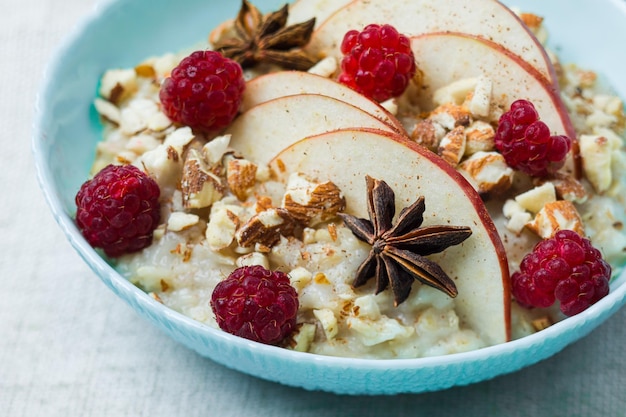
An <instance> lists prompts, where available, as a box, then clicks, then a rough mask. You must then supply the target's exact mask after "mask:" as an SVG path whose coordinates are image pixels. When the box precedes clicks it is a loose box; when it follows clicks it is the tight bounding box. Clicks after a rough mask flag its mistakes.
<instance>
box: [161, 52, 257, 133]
mask: <svg viewBox="0 0 626 417" xmlns="http://www.w3.org/2000/svg"><path fill="white" fill-rule="evenodd" d="M245 85H246V83H245V80H244V78H243V73H242V70H241V66H239V64H238V63H236V62H235V61H233V60H231V59H229V58H225V57H223V56H222V55H221V54H219V53H218V52H215V51H196V52H193V53H192V54H191V55H189V56H188V57H186V58H184V59H183V60H182V61H181V62H180V64H178V66H177V67H176V68H174V69H173V70H172V74H171V75H170V77H168V78H166V79H165V81H163V84H162V85H161V91H160V93H159V98H160V99H161V104H162V107H163V112H164V113H165V114H166V115H167V116H168V117H169V118H170V119H171V120H172V121H174V122H177V123H182V124H184V125H186V126H190V127H192V128H194V129H198V130H200V131H205V132H213V131H218V130H219V129H222V128H224V127H226V126H228V125H229V124H230V122H232V121H233V119H234V118H235V116H236V115H237V112H238V111H239V105H240V104H241V97H242V93H243V90H244V88H245Z"/></svg>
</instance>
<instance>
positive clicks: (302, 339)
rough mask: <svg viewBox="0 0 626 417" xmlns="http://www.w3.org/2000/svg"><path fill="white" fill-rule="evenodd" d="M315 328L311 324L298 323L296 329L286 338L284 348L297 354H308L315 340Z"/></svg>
mask: <svg viewBox="0 0 626 417" xmlns="http://www.w3.org/2000/svg"><path fill="white" fill-rule="evenodd" d="M316 327H317V326H315V324H313V323H298V324H297V326H296V329H295V330H294V331H293V332H291V334H290V335H289V336H288V337H287V340H286V343H285V345H286V347H287V348H288V349H292V350H295V351H297V352H308V351H309V349H310V348H311V343H313V339H315V329H316Z"/></svg>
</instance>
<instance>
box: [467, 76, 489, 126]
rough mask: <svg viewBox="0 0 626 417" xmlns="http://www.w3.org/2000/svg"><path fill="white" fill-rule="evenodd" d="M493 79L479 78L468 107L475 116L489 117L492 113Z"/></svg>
mask: <svg viewBox="0 0 626 417" xmlns="http://www.w3.org/2000/svg"><path fill="white" fill-rule="evenodd" d="M492 89H493V83H492V82H491V78H487V77H478V81H477V82H476V88H474V92H473V93H472V94H471V97H470V99H469V102H468V103H467V107H468V109H469V111H470V112H471V113H472V115H474V116H480V117H487V116H489V112H490V111H491V91H492Z"/></svg>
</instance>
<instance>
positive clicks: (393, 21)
mask: <svg viewBox="0 0 626 417" xmlns="http://www.w3.org/2000/svg"><path fill="white" fill-rule="evenodd" d="M370 23H379V24H383V23H388V24H390V25H392V26H394V27H395V28H396V29H397V30H398V31H399V32H400V33H403V34H405V35H407V36H416V35H421V34H424V33H430V32H446V31H453V32H461V33H468V34H472V35H476V36H480V37H482V38H485V39H490V40H492V41H493V42H496V43H498V44H501V45H502V46H504V47H505V48H506V49H508V50H510V51H511V52H512V53H513V54H515V55H517V56H519V57H520V58H521V59H522V60H523V61H526V62H528V63H529V64H530V65H531V66H532V67H534V68H535V69H537V71H539V73H540V74H542V76H543V77H545V78H546V79H547V80H549V81H550V82H553V83H554V84H555V85H556V81H557V78H556V73H555V71H554V67H553V65H552V63H551V62H550V59H549V58H548V56H547V55H546V52H545V49H544V48H543V46H542V45H541V44H540V43H539V41H538V40H537V38H536V37H535V36H534V35H533V34H532V33H531V32H530V30H529V29H528V28H527V27H526V25H524V23H523V22H522V21H521V20H520V19H519V18H518V17H517V15H515V13H514V12H512V11H511V10H510V9H509V8H508V7H506V6H505V5H503V4H502V3H500V2H498V1H495V0H482V1H478V2H477V1H476V0H437V1H432V0H395V1H390V0H368V1H363V0H355V1H352V2H351V3H349V4H348V5H346V6H344V7H343V8H341V9H339V10H337V11H336V12H335V13H333V14H332V15H331V16H330V17H329V18H328V19H326V21H325V22H322V23H321V25H320V26H319V28H318V29H317V30H316V31H315V32H314V33H313V36H312V39H311V42H310V44H309V47H308V51H309V52H311V53H313V54H316V55H317V56H328V55H330V56H334V57H336V58H341V56H342V55H341V51H340V46H341V41H342V39H343V35H344V34H345V33H346V32H347V31H349V30H351V29H356V30H362V29H363V28H364V27H365V26H366V25H368V24H370ZM448 58H449V59H450V60H453V59H454V57H453V56H452V55H448Z"/></svg>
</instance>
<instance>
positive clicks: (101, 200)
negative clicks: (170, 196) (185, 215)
mask: <svg viewBox="0 0 626 417" xmlns="http://www.w3.org/2000/svg"><path fill="white" fill-rule="evenodd" d="M159 195H160V190H159V186H158V185H157V183H156V182H155V181H154V180H153V179H152V178H150V177H149V176H148V175H147V174H146V173H144V172H143V171H141V170H140V169H139V168H137V167H135V166H133V165H123V166H117V165H108V166H107V167H105V168H104V169H103V170H101V171H100V172H99V173H98V174H97V175H96V176H95V177H94V178H93V179H91V180H89V181H87V182H85V183H84V184H83V185H82V186H81V187H80V190H79V191H78V193H77V194H76V207H77V209H78V210H77V212H76V223H77V225H78V228H79V229H80V231H81V232H82V234H83V236H84V237H85V239H87V242H89V244H90V245H92V246H93V247H96V248H102V249H103V250H104V253H106V254H107V255H108V256H110V257H117V256H121V255H123V254H126V253H131V252H136V251H138V250H140V249H143V248H145V247H146V246H149V245H150V243H151V242H152V233H153V231H154V229H155V228H156V227H157V225H158V224H159V220H160V217H161V214H160V204H159Z"/></svg>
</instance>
